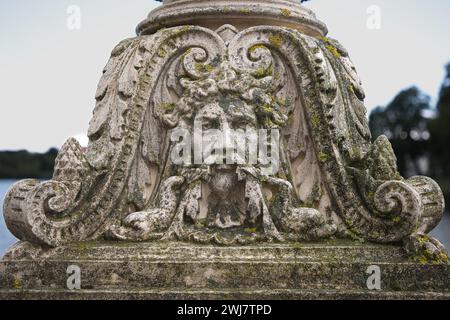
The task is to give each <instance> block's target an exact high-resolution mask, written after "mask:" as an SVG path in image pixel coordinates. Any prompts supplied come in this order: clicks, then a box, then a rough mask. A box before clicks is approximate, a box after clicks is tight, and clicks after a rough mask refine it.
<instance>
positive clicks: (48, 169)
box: [0, 149, 58, 179]
mask: <svg viewBox="0 0 450 320" xmlns="http://www.w3.org/2000/svg"><path fill="white" fill-rule="evenodd" d="M57 155H58V150H57V149H50V150H49V151H47V152H46V153H43V154H40V153H30V152H28V151H24V150H22V151H4V152H0V179H26V178H34V179H49V178H51V177H52V175H53V166H54V163H55V158H56V156H57Z"/></svg>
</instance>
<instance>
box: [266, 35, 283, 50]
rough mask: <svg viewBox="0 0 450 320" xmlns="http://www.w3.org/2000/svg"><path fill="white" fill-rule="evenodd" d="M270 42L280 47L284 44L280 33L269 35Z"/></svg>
mask: <svg viewBox="0 0 450 320" xmlns="http://www.w3.org/2000/svg"><path fill="white" fill-rule="evenodd" d="M269 42H270V43H271V44H272V45H273V46H274V47H276V48H280V47H281V45H282V44H283V39H282V38H281V36H280V35H277V34H274V35H271V36H269Z"/></svg>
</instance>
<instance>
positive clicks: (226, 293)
mask: <svg viewBox="0 0 450 320" xmlns="http://www.w3.org/2000/svg"><path fill="white" fill-rule="evenodd" d="M0 299H4V300H22V299H25V300H449V299H450V292H447V293H437V292H406V291H405V292H387V291H362V290H361V291H331V290H327V291H325V290H292V289H290V290H289V289H284V290H280V289H275V290H270V291H268V290H256V289H255V290H252V289H248V290H236V289H228V290H183V289H179V290H177V289H171V290H140V291H137V290H80V291H69V290H22V291H20V290H0Z"/></svg>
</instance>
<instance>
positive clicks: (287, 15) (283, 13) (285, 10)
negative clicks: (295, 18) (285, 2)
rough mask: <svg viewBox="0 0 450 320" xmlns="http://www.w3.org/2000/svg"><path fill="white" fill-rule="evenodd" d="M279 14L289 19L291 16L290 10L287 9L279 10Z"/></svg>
mask: <svg viewBox="0 0 450 320" xmlns="http://www.w3.org/2000/svg"><path fill="white" fill-rule="evenodd" d="M280 11H281V14H282V15H283V16H285V17H289V16H290V15H291V10H289V9H288V8H282V9H280Z"/></svg>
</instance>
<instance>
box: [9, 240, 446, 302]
mask: <svg viewBox="0 0 450 320" xmlns="http://www.w3.org/2000/svg"><path fill="white" fill-rule="evenodd" d="M69 266H78V267H79V268H80V271H81V290H74V291H71V290H68V289H67V280H68V278H69V277H70V275H72V273H69V274H68V272H67V270H68V267H69ZM370 266H378V267H379V268H380V271H381V274H380V276H381V290H369V289H368V287H367V280H368V278H369V276H370V274H368V273H367V271H368V268H369V267H370ZM0 299H51V300H54V299H252V300H254V299H450V265H448V264H442V265H434V264H421V263H416V262H413V261H411V260H409V259H408V258H407V257H406V255H405V254H404V252H403V250H402V249H401V248H400V247H396V246H382V245H366V244H364V245H363V244H354V243H350V242H340V241H338V242H329V243H327V244H260V245H254V246H245V247H214V246H202V245H193V244H181V243H139V244H137V243H115V242H114V243H111V242H110V243H92V244H91V243H80V244H73V245H71V246H68V247H62V248H57V249H41V248H39V247H35V246H33V245H32V244H30V243H27V242H22V243H18V244H17V245H15V246H13V247H12V248H11V249H10V250H9V252H8V253H7V254H6V255H5V257H4V259H3V260H2V261H1V262H0Z"/></svg>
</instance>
